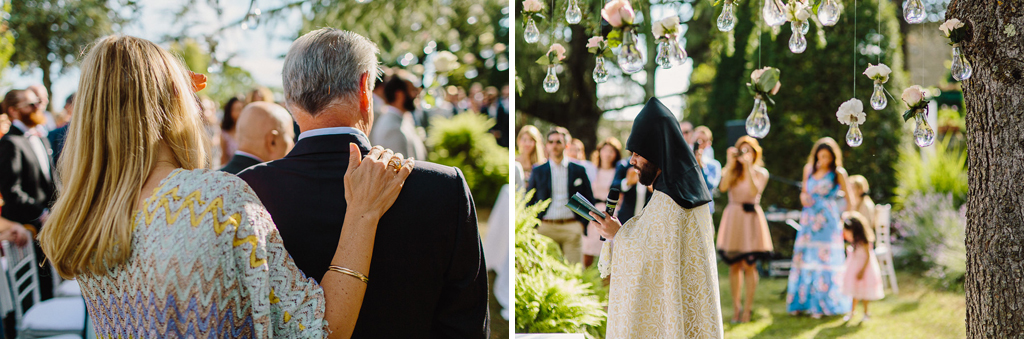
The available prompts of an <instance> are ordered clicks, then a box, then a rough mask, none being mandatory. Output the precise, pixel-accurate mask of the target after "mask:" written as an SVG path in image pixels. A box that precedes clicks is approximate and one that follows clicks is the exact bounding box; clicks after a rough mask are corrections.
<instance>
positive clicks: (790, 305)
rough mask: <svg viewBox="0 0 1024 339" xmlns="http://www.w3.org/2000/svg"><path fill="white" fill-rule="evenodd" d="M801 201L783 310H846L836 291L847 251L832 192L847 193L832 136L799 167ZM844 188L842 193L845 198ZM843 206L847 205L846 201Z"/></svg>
mask: <svg viewBox="0 0 1024 339" xmlns="http://www.w3.org/2000/svg"><path fill="white" fill-rule="evenodd" d="M803 178H804V182H803V190H802V191H801V192H800V202H801V203H802V204H803V206H804V210H803V214H802V215H801V217H800V225H801V226H802V227H801V229H800V231H799V232H797V234H796V242H795V244H794V246H793V267H792V269H791V270H790V272H789V286H788V288H787V293H786V294H787V295H786V306H787V307H786V310H787V311H788V312H790V314H793V315H797V314H799V313H801V312H804V313H808V314H810V315H811V317H814V318H819V317H821V316H822V315H837V314H845V313H847V312H849V311H850V303H851V300H850V297H847V296H844V295H843V293H842V292H841V287H842V286H841V284H842V279H843V271H844V263H845V260H846V251H845V248H844V246H843V225H842V222H841V220H840V219H839V214H840V213H841V211H839V205H838V204H837V203H836V196H837V193H838V192H839V191H840V190H843V191H844V192H845V191H846V170H845V169H843V159H842V153H840V151H839V145H838V144H837V143H836V141H835V140H833V139H832V138H829V137H825V138H821V139H819V140H818V141H817V142H816V143H815V144H814V148H813V151H812V152H811V155H810V156H809V157H808V158H807V165H806V166H804V176H803ZM849 196H850V194H849V193H848V192H847V194H846V197H847V199H849ZM846 205H847V206H851V205H852V204H850V203H849V201H847V204H846Z"/></svg>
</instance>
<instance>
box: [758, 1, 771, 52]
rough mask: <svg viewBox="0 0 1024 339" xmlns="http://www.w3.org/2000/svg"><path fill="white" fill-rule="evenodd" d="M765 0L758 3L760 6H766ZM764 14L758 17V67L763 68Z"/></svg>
mask: <svg viewBox="0 0 1024 339" xmlns="http://www.w3.org/2000/svg"><path fill="white" fill-rule="evenodd" d="M764 1H765V0H761V2H759V3H758V7H764ZM769 1H771V0H769ZM755 13H756V11H755ZM763 16H764V15H761V16H758V17H757V69H761V35H763V33H764V32H763V30H764V28H763V27H761V22H762V21H764V18H763Z"/></svg>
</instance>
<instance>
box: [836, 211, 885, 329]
mask: <svg viewBox="0 0 1024 339" xmlns="http://www.w3.org/2000/svg"><path fill="white" fill-rule="evenodd" d="M868 227H869V226H868V223H867V222H866V220H865V219H864V216H862V215H861V214H860V213H858V212H846V213H843V238H845V239H846V241H849V242H851V243H853V252H852V253H851V254H850V255H848V256H847V257H846V273H845V274H844V276H843V287H842V291H843V294H845V295H847V296H850V297H852V298H853V307H852V308H851V309H850V313H849V314H847V315H846V317H843V321H850V318H851V317H852V316H853V312H854V311H856V310H857V301H858V300H859V301H861V302H862V303H863V304H864V319H863V320H861V321H868V319H869V315H868V301H871V300H879V299H882V297H885V292H884V291H883V290H882V271H881V270H880V269H879V267H878V258H876V257H875V251H874V245H872V244H873V243H874V240H875V236H874V232H872V231H871V229H869V228H868Z"/></svg>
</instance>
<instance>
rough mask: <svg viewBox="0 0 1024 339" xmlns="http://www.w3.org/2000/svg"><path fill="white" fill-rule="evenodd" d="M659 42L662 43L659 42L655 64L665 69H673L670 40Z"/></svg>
mask: <svg viewBox="0 0 1024 339" xmlns="http://www.w3.org/2000/svg"><path fill="white" fill-rule="evenodd" d="M659 40H661V41H660V42H658V48H657V50H658V55H657V56H655V57H654V63H655V64H658V66H660V67H661V68H664V69H669V68H672V51H671V50H670V49H669V48H670V46H669V45H668V40H667V39H659Z"/></svg>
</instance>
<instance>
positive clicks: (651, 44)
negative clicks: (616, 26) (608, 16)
mask: <svg viewBox="0 0 1024 339" xmlns="http://www.w3.org/2000/svg"><path fill="white" fill-rule="evenodd" d="M640 7H641V8H642V11H643V14H644V21H646V22H644V24H645V26H647V27H651V25H652V24H653V23H654V18H652V17H651V4H650V3H646V4H642V5H640ZM644 36H646V37H647V39H644V40H647V53H644V54H645V55H646V56H647V60H646V61H647V64H646V65H645V66H644V72H647V82H646V83H644V98H643V100H640V104H641V105H643V104H644V103H646V102H647V100H648V99H650V98H651V97H653V96H654V77H655V74H656V73H657V72H658V65H657V64H655V63H654V57H656V56H658V40H656V39H654V33H653V32H649V33H646V34H644Z"/></svg>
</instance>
